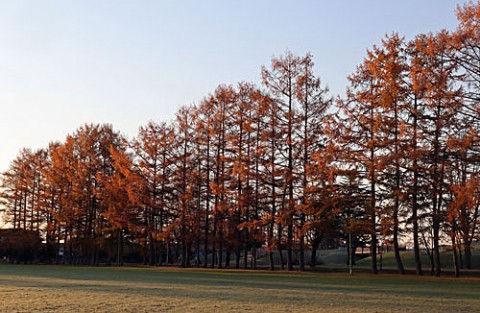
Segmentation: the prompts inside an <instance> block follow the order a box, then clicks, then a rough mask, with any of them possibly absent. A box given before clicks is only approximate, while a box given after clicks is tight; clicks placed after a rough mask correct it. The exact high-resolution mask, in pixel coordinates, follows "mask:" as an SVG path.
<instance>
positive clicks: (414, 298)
mask: <svg viewBox="0 0 480 313" xmlns="http://www.w3.org/2000/svg"><path fill="white" fill-rule="evenodd" d="M479 295H480V278H473V277H468V278H459V279H455V278H453V277H443V278H435V277H431V276H424V277H421V278H418V277H415V276H403V277H401V276H397V275H387V274H383V275H379V276H373V275H370V274H355V275H353V276H349V275H347V274H345V273H311V272H308V273H298V272H293V273H287V272H273V273H272V272H267V271H255V272H253V271H233V270H213V271H212V270H202V269H200V270H196V269H176V268H166V269H163V268H141V267H138V268H136V267H123V268H114V267H70V266H51V265H7V264H1V265H0V311H1V312H426V311H428V312H478V311H479V310H480V296H479Z"/></svg>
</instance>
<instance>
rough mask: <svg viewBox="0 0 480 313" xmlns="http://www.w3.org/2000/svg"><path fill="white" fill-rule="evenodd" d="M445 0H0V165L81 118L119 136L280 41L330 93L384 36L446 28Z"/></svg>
mask: <svg viewBox="0 0 480 313" xmlns="http://www.w3.org/2000/svg"><path fill="white" fill-rule="evenodd" d="M465 2H466V1H453V0H451V1H447V0H421V1H419V0H402V1H394V0H364V1H358V0H343V1H331V0H329V1H327V0H318V1H314V0H311V1H308V0H295V1H293V0H292V1H284V0H243V1H233V0H223V1H221V0H218V1H208V0H204V1H198V0H184V1H174V0H172V1H160V0H158V1H153V0H152V1H146V0H135V1H134V0H131V1H123V0H110V1H108V0H82V1H69V0H56V1H53V0H42V1H38V0H31V1H23V0H15V1H11V0H0V172H3V171H5V170H6V169H7V168H8V165H9V163H10V161H11V160H12V159H14V158H15V156H16V155H17V154H18V152H19V150H20V149H21V148H23V147H27V148H32V149H38V148H43V147H46V146H47V145H48V143H49V142H51V141H63V140H64V139H65V137H66V135H67V134H69V133H73V132H74V131H75V130H76V129H77V128H78V127H79V126H81V125H83V124H84V123H110V124H112V125H113V127H114V128H115V129H116V130H118V131H120V132H121V133H122V134H124V135H126V136H128V137H129V138H131V137H133V136H135V135H136V133H137V130H138V127H140V126H141V125H145V124H146V123H147V122H148V121H149V120H153V121H169V120H172V119H173V118H174V114H175V112H176V111H177V110H178V109H179V107H181V106H182V105H188V104H191V103H195V102H198V101H200V100H201V99H202V98H204V97H205V96H207V95H208V94H209V93H210V92H212V91H213V90H214V89H215V87H216V86H218V85H219V84H236V83H237V82H239V81H251V82H255V83H259V82H260V68H261V66H262V65H266V66H268V64H269V63H270V60H271V58H272V57H273V56H279V55H281V54H282V53H284V52H285V51H286V50H290V51H292V52H293V53H295V54H298V55H304V54H305V53H307V52H311V53H312V54H313V56H314V61H315V71H316V74H317V75H318V76H320V77H321V80H322V82H323V84H324V85H327V86H328V87H329V88H330V90H331V95H332V96H335V95H337V94H342V93H343V92H344V91H345V88H346V86H347V79H346V77H347V76H348V75H350V74H351V73H353V72H354V71H355V68H356V66H357V65H358V64H359V63H361V62H362V60H363V58H364V56H365V52H366V50H367V49H368V48H371V47H372V46H373V45H374V44H378V43H379V42H380V41H381V39H382V37H384V36H385V34H388V33H392V32H398V33H399V34H400V35H402V36H405V37H406V39H412V38H414V36H415V35H416V34H418V33H426V32H436V31H439V30H441V29H443V28H445V29H448V30H453V29H454V28H455V27H456V17H455V8H456V6H457V4H460V3H465Z"/></svg>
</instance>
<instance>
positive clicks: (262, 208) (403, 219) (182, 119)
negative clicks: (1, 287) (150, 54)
mask: <svg viewBox="0 0 480 313" xmlns="http://www.w3.org/2000/svg"><path fill="white" fill-rule="evenodd" d="M457 16H458V21H459V24H458V27H457V29H456V30H455V31H453V32H448V31H445V30H442V31H440V32H438V33H429V34H419V35H418V36H416V37H415V38H414V39H412V40H410V41H406V40H405V39H404V38H402V37H401V36H400V35H399V34H396V33H392V34H390V35H386V36H385V38H384V39H383V40H381V42H380V43H379V45H375V46H373V47H372V48H371V49H369V50H368V51H367V55H366V57H365V59H364V61H363V62H362V63H361V64H360V65H359V66H358V67H357V69H356V70H355V71H354V73H353V74H352V75H350V76H349V86H348V87H347V91H346V95H345V96H344V97H337V99H333V98H331V97H329V95H328V90H327V89H326V88H324V87H322V84H321V83H320V79H319V78H318V77H317V76H316V75H315V73H314V69H313V65H314V64H313V57H312V55H310V54H306V55H305V56H296V55H294V54H292V53H291V52H288V51H287V52H286V53H284V54H283V55H281V56H279V57H274V58H273V59H272V62H271V64H270V65H269V66H264V67H262V70H261V85H260V86H257V85H255V84H252V83H246V82H242V83H239V84H238V85H236V86H232V85H228V86H227V85H220V86H218V87H217V88H216V89H215V90H214V91H213V92H212V93H211V94H209V95H208V96H206V97H205V98H204V99H203V100H201V101H200V102H199V103H198V104H195V105H190V106H185V107H182V108H181V109H180V110H179V111H178V112H177V114H176V118H175V120H174V121H173V122H171V123H164V122H162V123H155V122H149V123H148V124H147V125H145V126H142V127H140V128H139V132H138V135H137V136H136V137H134V138H132V139H128V138H124V137H123V136H122V135H120V133H119V132H117V131H115V130H113V129H112V126H110V125H90V124H87V125H84V126H82V127H80V128H79V129H78V130H77V131H76V132H75V133H73V134H71V135H69V136H68V137H67V138H66V140H65V141H64V142H55V143H51V144H50V145H49V147H47V148H45V149H41V150H38V151H31V150H29V149H23V150H21V152H20V153H19V155H18V157H17V158H16V159H15V160H13V161H12V163H11V166H10V168H9V169H8V170H7V171H6V172H4V173H3V175H2V189H1V190H2V197H1V198H2V201H3V204H4V206H5V207H6V209H7V211H6V219H7V222H8V223H9V224H10V225H11V226H12V227H13V228H14V229H21V230H29V231H35V232H39V233H40V234H41V236H42V238H44V240H45V244H46V246H47V247H48V251H50V255H49V257H50V261H52V262H63V263H75V264H98V263H99V262H109V263H112V262H114V263H117V264H122V263H123V262H124V261H125V260H124V259H125V258H128V259H127V261H136V262H143V263H148V264H151V265H163V264H179V265H182V266H204V267H207V266H208V267H218V268H221V267H228V266H231V267H236V268H239V267H241V266H242V267H245V268H256V267H257V260H258V259H259V258H261V257H265V258H266V259H268V263H269V267H270V269H272V270H273V269H275V268H276V267H280V268H282V269H284V268H286V269H288V270H292V269H294V268H296V267H298V268H299V269H300V270H304V269H305V266H306V264H310V265H312V266H314V265H315V262H316V259H315V254H316V251H317V250H318V249H319V248H321V247H325V248H331V247H339V246H345V245H347V246H348V251H349V253H350V252H351V251H353V250H354V248H355V247H358V246H367V247H369V248H370V252H371V256H372V272H374V273H377V271H378V265H377V259H376V256H377V252H378V251H377V249H378V247H381V245H382V244H383V242H385V241H387V242H391V243H392V245H393V248H394V251H395V259H396V263H397V268H398V272H399V273H401V274H403V273H405V269H404V265H403V262H402V259H401V254H400V250H401V246H402V245H404V244H406V243H408V244H409V245H410V246H411V247H412V248H413V251H414V254H415V263H416V273H417V274H422V273H423V271H424V269H425V265H426V264H423V265H422V264H421V259H420V250H421V249H422V248H424V249H426V250H427V252H428V254H429V256H430V260H431V262H430V264H429V268H431V270H432V271H433V272H434V273H435V274H436V275H440V274H441V269H442V265H441V262H440V253H441V246H442V245H448V246H450V247H451V251H452V254H453V258H454V265H455V272H456V274H458V273H459V271H460V268H461V267H465V268H471V267H472V263H471V249H472V244H473V243H474V242H475V241H476V240H478V234H477V231H478V230H477V228H478V226H477V225H478V223H479V205H480V188H479V181H480V158H479V156H480V154H479V153H480V151H479V148H478V147H479V142H480V137H479V122H480V107H479V103H480V102H479V101H480V66H479V64H480V49H479V47H480V31H479V29H480V27H479V24H480V3H477V4H474V3H468V4H465V5H463V6H461V7H459V8H458V10H457ZM305 251H310V252H311V253H310V255H311V256H312V258H311V260H306V259H305ZM350 257H351V259H352V260H353V256H351V255H350ZM345 262H347V260H345Z"/></svg>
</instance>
